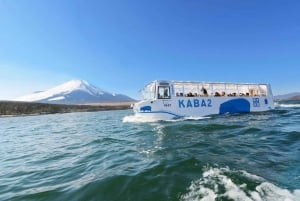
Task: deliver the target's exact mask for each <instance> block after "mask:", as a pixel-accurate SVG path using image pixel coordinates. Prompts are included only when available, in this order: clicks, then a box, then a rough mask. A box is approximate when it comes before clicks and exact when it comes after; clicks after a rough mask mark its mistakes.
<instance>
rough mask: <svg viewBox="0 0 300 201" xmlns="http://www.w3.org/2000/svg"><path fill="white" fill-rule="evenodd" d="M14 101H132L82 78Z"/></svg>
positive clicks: (74, 102) (64, 102) (68, 102)
mask: <svg viewBox="0 0 300 201" xmlns="http://www.w3.org/2000/svg"><path fill="white" fill-rule="evenodd" d="M15 101H26V102H42V103H60V104H84V103H99V102H125V101H133V99H132V98H130V97H128V96H126V95H123V94H112V93H109V92H107V91H104V90H101V89H99V88H97V87H95V86H93V85H91V84H89V83H88V82H86V81H84V80H71V81H69V82H66V83H63V84H61V85H59V86H56V87H54V88H52V89H49V90H47V91H42V92H36V93H33V94H29V95H26V96H22V97H19V98H16V99H15Z"/></svg>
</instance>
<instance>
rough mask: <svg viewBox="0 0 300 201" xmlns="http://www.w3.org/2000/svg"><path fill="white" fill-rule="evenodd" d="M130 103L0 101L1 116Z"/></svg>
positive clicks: (99, 108) (121, 106) (113, 107)
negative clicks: (89, 103) (88, 103)
mask: <svg viewBox="0 0 300 201" xmlns="http://www.w3.org/2000/svg"><path fill="white" fill-rule="evenodd" d="M129 108H130V103H128V102H126V103H122V104H111V105H108V104H103V105H64V104H48V103H29V102H19V101H0V117H1V116H11V115H13V116H14V115H38V114H54V113H68V112H93V111H103V110H122V109H129Z"/></svg>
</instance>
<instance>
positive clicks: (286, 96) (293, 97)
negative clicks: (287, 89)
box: [274, 92, 300, 100]
mask: <svg viewBox="0 0 300 201" xmlns="http://www.w3.org/2000/svg"><path fill="white" fill-rule="evenodd" d="M274 99H275V100H300V92H294V93H288V94H283V95H278V96H274Z"/></svg>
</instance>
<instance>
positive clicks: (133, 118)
mask: <svg viewBox="0 0 300 201" xmlns="http://www.w3.org/2000/svg"><path fill="white" fill-rule="evenodd" d="M157 121H159V120H157V119H152V118H149V117H145V116H137V115H129V116H125V117H124V118H123V122H124V123H146V122H157Z"/></svg>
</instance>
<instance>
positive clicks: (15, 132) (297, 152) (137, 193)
mask: <svg viewBox="0 0 300 201" xmlns="http://www.w3.org/2000/svg"><path fill="white" fill-rule="evenodd" d="M131 115H132V112H131V111H129V110H127V111H106V112H94V113H71V114H56V115H42V116H27V117H9V118H0V135H1V136H0V200H22V201H23V200H51V201H53V200H68V201H69V200H99V201H106V200H107V201H114V200H115V201H126V200H133V201H136V200H137V201H139V200H142V201H148V200H149V201H150V200H151V201H160V200H161V201H167V200H179V201H186V200H256V201H262V200H267V201H269V200H300V103H297V102H296V103H295V102H294V103H281V104H278V105H277V108H276V110H274V111H271V112H264V113H256V114H239V115H222V116H212V117H209V118H199V119H184V120H176V121H169V122H153V123H133V122H132V121H134V118H132V117H131ZM124 117H125V118H124Z"/></svg>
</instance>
